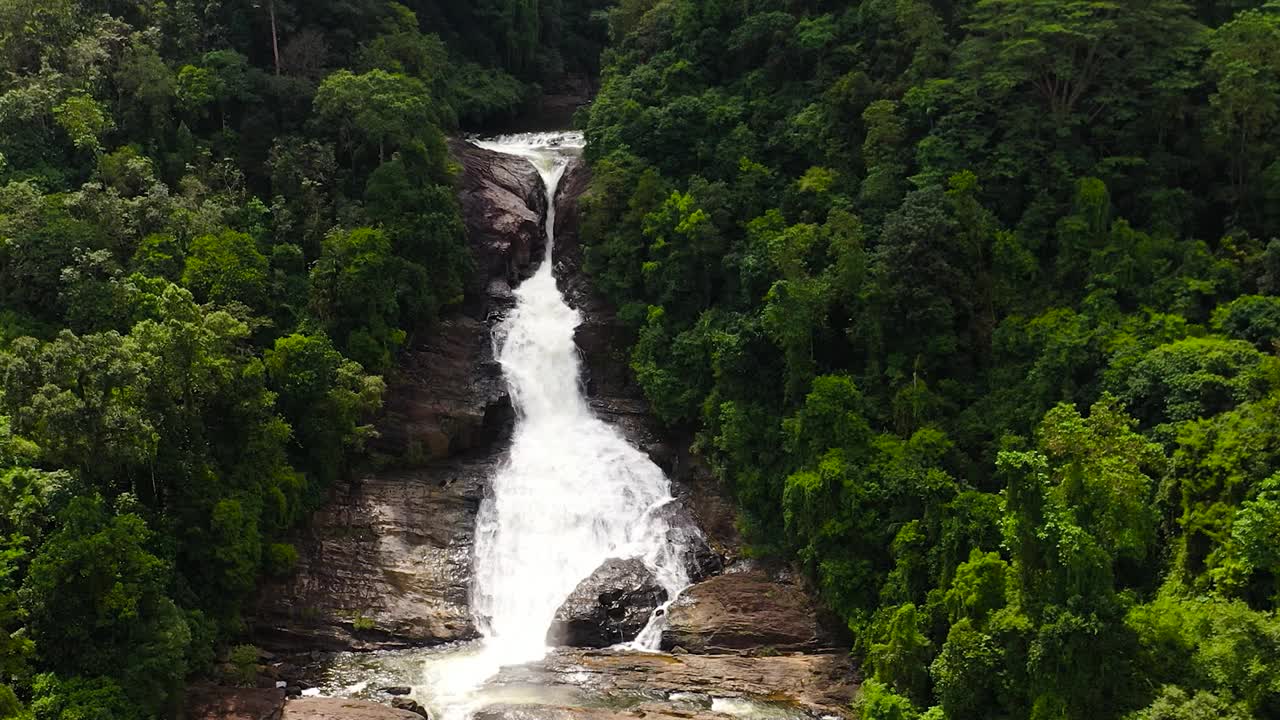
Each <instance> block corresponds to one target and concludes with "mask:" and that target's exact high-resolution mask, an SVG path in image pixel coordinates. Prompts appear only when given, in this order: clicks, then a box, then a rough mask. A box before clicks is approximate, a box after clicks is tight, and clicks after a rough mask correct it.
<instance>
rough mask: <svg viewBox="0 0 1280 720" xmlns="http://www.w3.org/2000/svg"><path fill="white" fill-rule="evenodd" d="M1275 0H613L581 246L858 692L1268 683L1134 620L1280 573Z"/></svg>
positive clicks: (1096, 705)
mask: <svg viewBox="0 0 1280 720" xmlns="http://www.w3.org/2000/svg"><path fill="white" fill-rule="evenodd" d="M1260 5H1262V6H1261V7H1260ZM1272 5H1273V4H1263V3H1197V4H1194V5H1193V4H1191V3H1186V2H1182V1H1181V0H1143V1H1141V2H1128V3H1121V4H1113V3H1106V2H1090V1H1087V0H1082V1H1081V2H1074V1H1072V0H1033V1H1029V2H1028V1H1023V0H979V1H977V2H971V3H966V4H960V5H945V7H944V6H943V5H938V4H936V3H934V4H929V3H918V2H911V1H908V2H894V3H876V2H871V3H856V4H852V5H849V6H847V7H846V6H838V7H837V6H834V5H831V4H824V3H817V2H809V1H803V2H798V3H790V4H785V3H763V4H761V3H757V4H755V5H750V6H745V5H744V6H742V7H738V6H732V7H730V6H728V5H724V4H714V3H713V4H710V5H708V4H707V3H697V2H693V0H668V1H666V2H659V3H653V2H628V3H622V4H620V5H619V6H618V7H617V8H615V9H614V10H613V11H612V12H611V13H610V30H611V33H612V39H613V44H612V46H611V47H610V48H609V50H608V51H607V52H606V54H605V57H604V61H605V72H604V75H603V81H602V86H601V89H600V92H599V94H598V96H597V98H596V100H595V101H594V103H593V104H592V106H591V109H590V113H589V116H588V118H587V123H586V134H587V138H588V147H587V156H588V159H589V160H590V162H591V163H592V165H593V168H594V170H595V175H594V178H593V180H592V183H591V187H590V189H589V190H588V192H587V194H586V196H584V198H583V200H582V203H581V206H580V209H581V213H582V226H581V233H582V238H583V241H584V243H585V245H586V248H585V257H586V266H587V269H588V271H589V272H590V273H592V274H593V276H594V277H595V279H596V282H597V284H598V286H599V287H600V288H601V289H602V290H603V291H604V292H605V293H606V294H607V295H608V296H609V297H610V298H611V299H612V300H614V302H615V303H616V305H617V306H618V307H619V309H620V316H621V317H623V318H625V319H626V320H627V321H628V322H629V323H630V324H631V325H632V327H634V328H636V330H637V333H636V337H635V343H634V345H633V347H632V368H633V369H634V371H635V374H636V378H637V380H638V381H639V384H640V386H641V387H642V388H643V390H644V391H645V394H646V396H647V397H648V398H649V400H650V402H651V404H652V406H653V408H654V410H655V413H656V414H657V415H658V417H659V418H660V419H661V420H662V421H664V422H665V423H667V424H668V425H670V426H672V427H674V428H678V429H679V430H681V431H692V433H693V434H694V436H695V438H696V440H695V442H694V449H695V450H697V451H699V452H701V453H702V454H703V455H704V456H705V457H706V459H707V461H708V463H709V465H710V466H711V467H712V469H713V471H714V472H715V473H716V474H717V475H718V476H719V477H720V479H721V480H722V481H724V482H725V483H726V484H727V485H729V486H730V487H732V489H733V490H734V492H735V494H736V496H737V498H738V500H739V504H740V508H741V514H742V518H741V525H742V527H743V528H744V529H745V531H746V533H747V535H748V539H749V541H750V542H751V544H752V547H753V551H754V552H757V553H761V554H777V555H781V556H783V557H784V558H786V559H788V560H792V561H794V562H796V563H797V564H798V565H799V566H800V567H801V568H802V569H803V570H804V571H805V572H806V573H807V574H808V575H809V577H810V580H811V581H812V582H813V584H814V586H815V587H816V588H817V589H818V591H819V594H820V596H821V598H822V599H823V600H824V602H825V603H826V604H827V605H828V606H829V607H830V608H831V609H832V610H834V611H835V612H836V613H837V614H839V615H840V616H841V617H843V619H844V620H845V621H846V622H847V624H848V625H849V627H850V628H851V629H852V630H853V631H854V634H855V638H856V640H855V652H856V653H857V654H858V655H859V656H860V657H861V659H862V661H863V668H864V672H865V674H866V675H867V676H869V682H867V684H866V685H865V686H864V689H863V699H862V700H861V701H860V711H861V712H862V714H863V716H868V715H870V716H879V715H885V716H894V717H914V716H915V715H916V714H920V713H923V715H924V716H928V717H943V716H945V717H948V718H984V719H986V718H1009V719H1010V720H1012V719H1014V718H1061V717H1071V718H1077V717H1081V718H1082V717H1101V718H1106V717H1129V716H1131V717H1165V716H1169V717H1178V716H1180V715H1179V713H1182V714H1183V715H1185V716H1187V717H1194V716H1197V713H1198V714H1200V715H1210V714H1214V713H1217V714H1221V715H1223V716H1226V717H1231V716H1233V715H1241V714H1242V713H1246V714H1247V713H1252V714H1255V715H1257V716H1260V717H1265V716H1268V715H1269V714H1274V712H1275V710H1274V708H1272V707H1270V706H1266V702H1270V701H1269V700H1266V701H1261V700H1257V699H1246V698H1245V695H1244V694H1242V692H1241V691H1240V690H1239V685H1238V683H1237V681H1235V680H1228V679H1227V678H1228V675H1229V673H1226V674H1224V673H1217V674H1213V675H1210V674H1209V673H1207V672H1206V673H1200V674H1199V675H1197V676H1195V677H1193V676H1192V674H1190V670H1187V668H1186V667H1182V668H1181V669H1174V670H1171V671H1170V672H1168V673H1163V672H1162V671H1160V670H1158V669H1157V666H1160V665H1161V663H1162V662H1163V661H1162V660H1160V659H1158V656H1156V655H1152V656H1147V655H1145V654H1144V653H1146V652H1147V650H1146V648H1147V646H1148V644H1149V643H1148V641H1147V640H1145V639H1143V638H1142V637H1141V636H1142V633H1143V630H1142V629H1141V628H1140V627H1137V626H1136V625H1134V624H1133V623H1132V622H1131V621H1129V620H1127V618H1131V617H1132V616H1133V613H1134V612H1136V610H1135V608H1142V607H1147V606H1148V605H1150V604H1151V603H1153V602H1155V600H1154V598H1155V597H1156V596H1157V593H1158V592H1159V588H1161V587H1162V586H1163V585H1165V584H1168V583H1175V584H1181V585H1185V586H1186V587H1188V588H1190V589H1191V591H1192V592H1194V593H1196V594H1198V595H1202V596H1204V597H1205V598H1207V599H1208V600H1209V601H1212V602H1238V603H1241V605H1240V607H1243V608H1250V610H1249V612H1256V613H1259V615H1258V618H1259V621H1261V619H1262V618H1266V617H1269V615H1268V614H1269V613H1274V611H1275V608H1276V602H1277V590H1278V587H1280V586H1277V584H1276V582H1277V579H1276V574H1275V573H1276V566H1275V560H1276V558H1275V554H1274V553H1273V552H1272V551H1271V550H1270V549H1269V548H1270V545H1271V544H1274V543H1268V542H1266V541H1264V540H1263V538H1265V537H1273V536H1274V534H1275V533H1276V532H1277V529H1276V526H1275V521H1276V512H1275V510H1276V508H1275V507H1273V506H1274V505H1275V497H1274V495H1275V489H1274V483H1275V481H1274V480H1273V479H1271V478H1273V477H1275V476H1276V475H1277V473H1280V430H1278V429H1277V427H1278V426H1277V422H1280V412H1277V409H1278V406H1277V403H1278V402H1280V400H1278V399H1277V397H1278V396H1277V393H1276V389H1275V386H1276V381H1277V375H1276V373H1277V367H1278V366H1277V365H1276V359H1275V357H1273V355H1274V350H1275V347H1274V345H1275V337H1276V334H1277V332H1280V324H1278V323H1280V321H1278V320H1276V317H1280V315H1277V310H1276V308H1277V306H1276V301H1275V298H1274V296H1275V293H1276V292H1277V290H1280V285H1277V283H1276V281H1275V278H1276V277H1278V276H1280V265H1278V264H1277V263H1276V257H1277V253H1276V249H1275V247H1274V243H1271V244H1268V243H1269V240H1268V239H1269V238H1270V237H1272V236H1274V235H1275V234H1276V232H1277V230H1278V228H1280V226H1278V225H1277V222H1280V215H1277V213H1276V212H1275V209H1274V208H1275V203H1274V202H1272V201H1273V200H1274V199H1276V197H1280V196H1275V197H1273V196H1274V195H1275V193H1274V192H1273V188H1272V186H1273V185H1274V183H1273V182H1272V180H1274V179H1275V177H1274V174H1275V172H1276V168H1280V146H1278V145H1277V142H1278V141H1280V138H1278V137H1277V136H1276V132H1275V129H1274V128H1275V127H1280V125H1277V123H1275V122H1270V120H1271V119H1273V118H1272V116H1273V115H1274V114H1275V112H1274V111H1275V107H1276V103H1275V102H1274V99H1275V98H1274V97H1273V96H1275V95H1276V93H1277V88H1280V85H1277V83H1276V80H1277V78H1280V72H1277V69H1278V68H1280V65H1277V64H1276V59H1277V55H1276V53H1275V51H1274V48H1276V47H1280V43H1277V42H1275V30H1276V27H1277V25H1276V18H1277V17H1280V16H1278V15H1277V13H1276V12H1275V8H1274V7H1272ZM1273 316H1276V317H1273ZM1086 408H1088V411H1087V412H1085V409H1086ZM1163 611H1164V608H1163V606H1162V607H1161V609H1158V610H1155V611H1153V612H1163ZM1169 612H1173V611H1172V610H1170V611H1169ZM908 615H912V617H913V619H912V620H911V622H908V621H907V617H908ZM1250 653H1252V654H1251V655H1250V657H1251V658H1255V659H1252V660H1249V662H1250V663H1252V664H1253V666H1255V667H1257V668H1259V669H1264V668H1265V669H1266V670H1268V671H1271V672H1273V673H1274V671H1275V668H1276V667H1280V656H1276V655H1271V654H1269V651H1265V650H1263V651H1259V652H1254V651H1250ZM925 667H927V668H929V672H928V675H927V677H926V676H924V675H923V673H922V671H921V669H922V668H925ZM1259 682H1261V681H1259ZM1263 684H1265V683H1263ZM1166 686H1167V689H1164V690H1162V689H1161V688H1162V687H1166ZM1242 703H1243V705H1242ZM923 708H930V709H929V710H927V711H924V710H923ZM1144 708H1145V709H1144ZM1242 708H1243V709H1242Z"/></svg>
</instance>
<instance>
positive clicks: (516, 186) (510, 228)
mask: <svg viewBox="0 0 1280 720" xmlns="http://www.w3.org/2000/svg"><path fill="white" fill-rule="evenodd" d="M450 148H451V150H452V152H453V155H454V157H455V159H456V160H457V161H458V162H459V163H460V164H461V165H462V167H463V173H462V176H461V182H460V187H459V201H460V203H461V208H462V215H463V218H464V221H465V222H466V225H467V232H468V237H469V240H470V243H471V251H472V256H473V258H474V260H475V272H474V273H473V275H472V277H471V278H470V280H469V281H468V283H467V286H466V297H465V300H464V302H463V303H462V304H461V306H460V307H458V308H455V309H454V310H452V311H450V312H448V313H447V314H446V315H445V316H444V317H442V318H441V319H440V320H439V322H438V323H437V324H436V325H435V326H433V327H431V328H430V329H429V331H418V332H415V333H414V337H415V338H420V339H418V340H416V341H413V342H411V344H410V347H409V348H408V350H407V351H406V352H405V353H404V354H403V357H402V362H401V366H400V368H399V369H398V371H397V372H396V373H395V374H393V375H392V377H390V378H388V389H387V393H386V396H385V398H386V400H385V408H384V412H383V415H382V417H381V418H380V419H379V420H378V422H377V427H378V431H379V437H378V439H377V440H375V441H374V442H373V443H371V449H372V450H373V452H374V454H375V456H376V457H378V458H380V462H381V464H382V465H384V466H386V467H388V468H390V469H386V470H378V471H374V472H369V473H366V474H364V475H361V476H358V477H356V478H355V479H354V480H353V481H352V482H349V483H345V484H342V485H340V486H338V487H336V488H335V489H334V491H333V493H332V496H331V498H330V501H329V503H328V504H327V505H326V506H325V508H324V509H322V510H321V511H319V512H317V513H316V514H315V515H314V516H313V517H312V520H311V523H310V525H309V526H308V528H307V529H306V530H305V532H304V533H302V534H301V535H300V536H299V537H297V538H295V546H296V547H297V549H298V551H299V562H298V565H297V567H296V571H295V572H294V573H293V574H292V575H291V576H290V577H288V578H286V579H284V580H280V581H275V582H272V583H269V584H268V585H267V586H266V587H265V588H264V589H263V591H262V592H261V594H260V601H259V603H258V607H257V612H256V618H255V622H254V638H253V639H254V642H256V643H257V644H259V645H262V646H265V647H274V648H278V649H283V650H315V649H325V650H344V649H358V650H375V649H386V648H396V647H404V646H408V645H421V644H432V643H441V642H450V641H455V640H465V639H469V638H472V637H475V635H476V628H475V626H474V623H473V620H472V617H471V612H470V609H469V603H468V595H469V591H470V588H469V585H470V573H471V554H472V543H473V539H474V538H473V535H474V531H475V515H476V512H477V511H478V509H479V504H480V500H481V499H482V497H483V495H484V489H485V483H486V481H487V479H488V478H489V477H491V475H492V473H493V471H494V469H495V466H496V463H497V462H498V458H499V457H500V456H501V454H502V453H503V452H504V451H505V447H506V441H507V439H508V437H509V435H510V431H511V428H512V424H513V422H514V412H513V410H512V407H511V401H510V398H509V397H508V395H507V389H506V385H505V383H504V382H503V379H502V372H501V368H500V367H499V365H498V363H497V361H496V360H495V359H494V357H493V342H492V336H491V330H492V327H493V325H494V323H496V322H497V321H498V320H499V319H500V318H501V314H502V313H503V312H504V311H505V310H506V309H507V308H509V307H510V305H511V303H512V301H513V296H512V293H511V288H512V287H513V286H514V285H515V284H516V283H518V282H519V281H520V279H521V278H523V277H526V276H527V275H528V274H529V273H530V272H531V270H532V267H533V260H532V259H533V258H536V257H539V256H540V254H541V252H542V250H543V248H544V247H545V244H544V243H545V237H544V231H543V226H542V218H543V217H544V216H545V212H546V193H545V191H544V189H543V186H542V180H541V178H540V177H539V176H538V173H537V171H536V170H535V169H534V168H533V167H532V166H531V165H530V164H529V163H528V162H527V161H525V160H523V159H521V158H517V157H512V156H509V155H503V154H500V153H494V152H490V151H487V150H483V149H480V148H477V147H475V146H473V145H470V144H468V143H463V142H460V141H454V142H452V143H451V144H450Z"/></svg>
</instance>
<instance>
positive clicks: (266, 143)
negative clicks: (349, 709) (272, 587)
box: [0, 0, 606, 720]
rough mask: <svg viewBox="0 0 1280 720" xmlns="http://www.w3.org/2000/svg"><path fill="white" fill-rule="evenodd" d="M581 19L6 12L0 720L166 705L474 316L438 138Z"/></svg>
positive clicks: (548, 53) (600, 30) (2, 32)
mask: <svg viewBox="0 0 1280 720" xmlns="http://www.w3.org/2000/svg"><path fill="white" fill-rule="evenodd" d="M592 13H593V8H591V7H590V6H589V5H588V4H584V3H582V2H579V1H578V0H564V2H561V1H560V0H552V1H549V2H548V1H546V0H543V2H538V1H537V0H480V1H479V2H468V3H455V2H449V1H448V0H439V1H436V0H406V2H405V3H404V4H400V3H394V2H386V1H384V0H307V1H306V2H304V1H302V0H265V2H260V1H257V0H253V1H250V0H161V1H155V2H152V1H148V2H139V1H136V0H0V717H11V716H18V717H22V718H35V720H55V719H58V720H133V719H138V718H155V717H168V716H173V715H175V714H176V713H177V712H178V710H179V704H180V702H181V690H182V687H183V684H184V682H185V681H186V680H187V679H188V678H190V677H200V676H202V675H204V674H206V673H208V672H209V671H210V669H211V667H212V666H213V663H214V660H215V657H217V656H218V654H219V653H220V652H224V651H225V648H226V647H227V646H228V645H230V644H232V643H234V642H235V641H236V640H237V638H239V637H240V636H241V634H242V633H243V630H244V627H243V625H244V623H243V619H242V612H243V610H244V606H245V604H246V601H247V600H248V599H249V598H250V596H251V594H252V593H253V590H254V587H255V584H256V582H257V581H258V579H259V578H262V577H267V576H271V575H279V574H284V573H288V572H289V570H290V567H291V565H292V563H294V562H296V559H297V551H296V549H295V548H294V547H293V546H292V545H290V544H289V543H288V542H287V541H286V540H285V538H287V537H288V534H289V530H290V529H291V528H294V527H296V526H297V525H298V524H299V523H301V522H303V521H304V520H305V518H306V517H307V516H308V514H309V513H310V512H311V511H312V510H314V509H315V508H316V507H317V506H318V505H319V503H320V502H321V501H322V500H323V499H324V497H325V494H326V490H327V488H328V487H329V486H330V484H331V483H332V482H333V481H334V480H335V478H337V477H339V476H340V475H341V474H343V473H344V472H346V470H347V468H349V467H350V466H351V464H352V463H353V462H356V461H358V459H359V457H360V453H361V449H362V445H363V442H364V441H365V440H366V439H367V438H368V436H369V434H370V432H371V429H370V426H369V424H368V423H369V420H370V419H371V417H372V413H373V412H374V411H375V410H376V408H377V407H378V406H379V405H380V403H381V396H382V393H383V391H384V382H383V380H382V378H381V377H380V375H379V374H380V373H385V372H386V371H388V370H390V369H392V368H393V366H394V363H395V358H396V353H397V351H398V349H400V348H402V347H404V346H405V345H406V343H408V342H410V341H411V340H412V338H413V337H414V335H415V334H420V333H426V332H430V331H431V323H432V320H433V318H434V317H435V316H436V314H437V312H438V311H439V310H440V309H441V308H442V307H445V306H448V305H450V304H452V303H456V302H457V301H458V300H459V298H460V296H461V293H462V281H463V279H464V277H465V276H466V275H467V273H468V272H469V271H470V267H471V259H470V256H469V253H468V251H467V247H466V245H465V243H464V237H463V228H462V222H461V219H460V217H459V211H458V206H457V201H456V200H455V197H454V195H455V191H454V176H455V173H456V170H455V169H454V168H453V167H452V165H451V162H450V161H449V160H448V159H447V157H446V149H445V143H444V138H445V134H446V133H449V132H453V131H454V130H456V129H457V128H458V127H460V126H461V125H463V124H466V125H467V126H469V127H484V126H487V125H491V124H494V123H501V122H505V121H508V120H509V119H510V118H512V117H513V116H516V115H518V114H519V113H522V112H524V111H525V109H526V108H527V107H529V106H530V105H531V104H534V103H536V101H537V98H538V96H539V93H540V90H539V87H540V85H541V84H542V83H544V82H547V81H554V80H556V79H557V78H559V77H560V76H562V75H563V74H564V73H566V72H577V73H588V74H593V73H595V72H597V70H596V63H597V62H598V58H599V56H600V47H601V43H602V42H603V39H604V37H605V32H606V26H605V24H604V21H603V18H601V17H593V15H592ZM251 661H252V658H251Z"/></svg>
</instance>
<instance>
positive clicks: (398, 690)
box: [382, 685, 413, 695]
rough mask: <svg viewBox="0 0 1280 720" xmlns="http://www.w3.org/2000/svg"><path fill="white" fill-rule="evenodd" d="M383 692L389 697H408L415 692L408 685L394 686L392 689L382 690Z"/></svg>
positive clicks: (385, 688)
mask: <svg viewBox="0 0 1280 720" xmlns="http://www.w3.org/2000/svg"><path fill="white" fill-rule="evenodd" d="M382 692H384V693H386V694H388V695H408V694H409V693H411V692H413V688H411V687H409V686H408V685H393V686H392V687H384V688H382Z"/></svg>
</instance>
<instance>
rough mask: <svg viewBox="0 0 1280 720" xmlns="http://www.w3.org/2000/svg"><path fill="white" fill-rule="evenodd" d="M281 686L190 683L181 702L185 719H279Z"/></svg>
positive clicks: (282, 706)
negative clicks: (227, 685) (254, 686)
mask: <svg viewBox="0 0 1280 720" xmlns="http://www.w3.org/2000/svg"><path fill="white" fill-rule="evenodd" d="M284 700H285V693H284V690H281V689H276V688H239V687H222V686H218V685H192V686H191V687H189V688H187V694H186V699H185V701H184V703H183V705H184V708H183V717H184V718H186V720H280V714H281V713H282V712H283V711H284Z"/></svg>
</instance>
